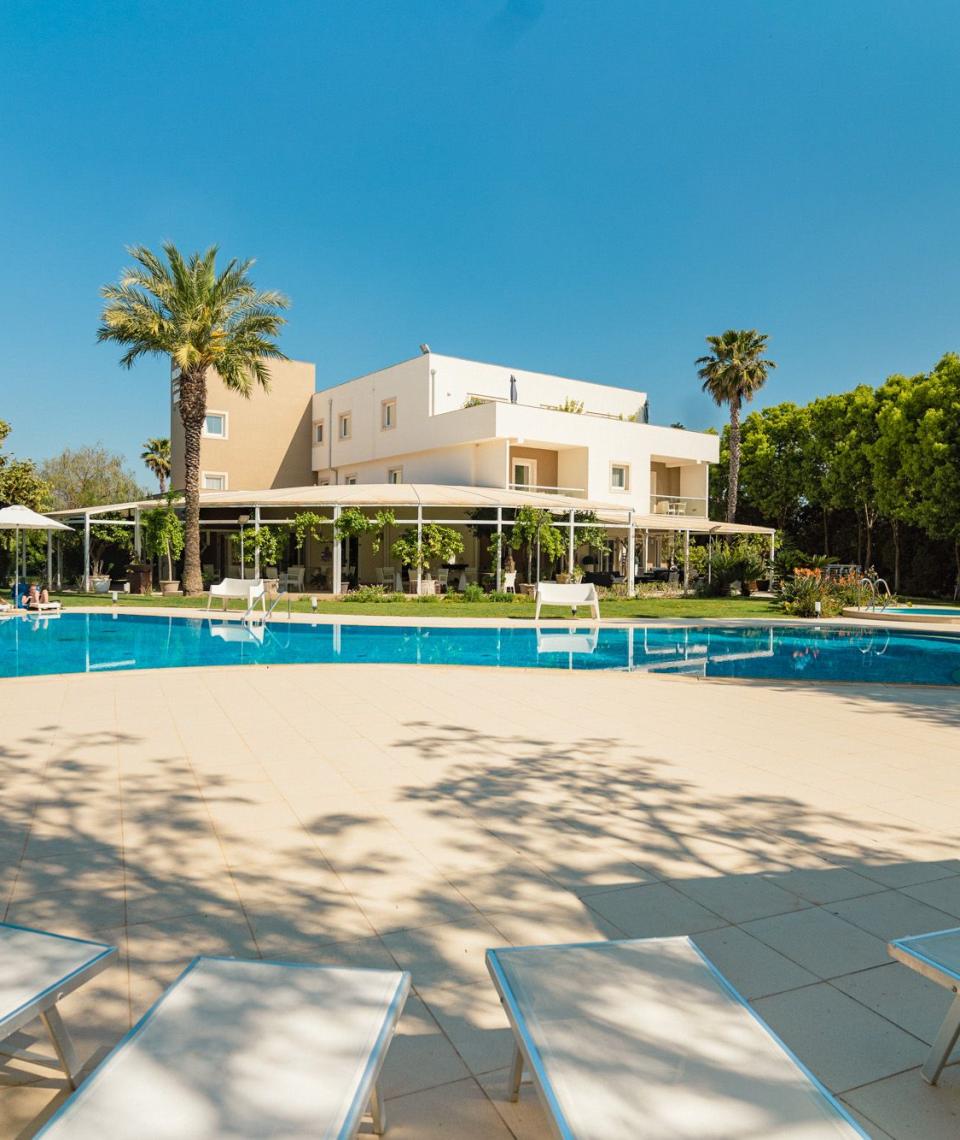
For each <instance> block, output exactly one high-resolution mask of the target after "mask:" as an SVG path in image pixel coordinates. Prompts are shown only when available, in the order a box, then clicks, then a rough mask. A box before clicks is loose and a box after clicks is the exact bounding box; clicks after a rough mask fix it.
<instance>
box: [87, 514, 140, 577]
mask: <svg viewBox="0 0 960 1140" xmlns="http://www.w3.org/2000/svg"><path fill="white" fill-rule="evenodd" d="M132 550H133V527H130V526H123V525H121V524H120V523H119V522H112V521H111V520H110V519H104V520H103V521H102V522H98V523H94V524H93V525H92V526H91V527H90V576H91V577H93V578H99V577H101V576H102V574H103V573H104V569H105V567H106V564H107V556H108V555H109V554H110V553H111V551H114V552H119V553H120V554H124V555H126V554H129V553H130V552H131V551H132Z"/></svg>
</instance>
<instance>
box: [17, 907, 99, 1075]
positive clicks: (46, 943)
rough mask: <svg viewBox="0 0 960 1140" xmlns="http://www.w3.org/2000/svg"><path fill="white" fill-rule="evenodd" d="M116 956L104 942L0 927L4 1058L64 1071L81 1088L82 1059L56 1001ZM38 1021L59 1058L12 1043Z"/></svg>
mask: <svg viewBox="0 0 960 1140" xmlns="http://www.w3.org/2000/svg"><path fill="white" fill-rule="evenodd" d="M116 954H117V948H116V947H115V946H106V945H104V944H103V943H102V942H87V941H84V940H83V939H80V938H66V937H64V936H62V935H59V934H47V933H46V932H45V931H41V930H30V929H28V928H27V927H25V926H13V925H12V924H10V923H6V922H3V923H0V1056H5V1057H12V1058H15V1059H19V1060H23V1061H28V1062H30V1063H31V1064H34V1065H40V1066H42V1067H50V1068H59V1069H62V1070H63V1071H64V1073H65V1074H66V1077H67V1082H68V1083H69V1084H70V1086H71V1088H73V1087H76V1075H77V1071H78V1069H79V1065H78V1063H77V1056H76V1053H75V1052H74V1048H73V1042H72V1041H71V1040H70V1035H69V1033H68V1032H67V1028H66V1026H65V1025H64V1023H63V1018H62V1017H61V1016H60V1011H59V1010H58V1009H57V1002H58V1001H60V999H61V998H63V997H66V996H67V994H71V993H73V991H74V990H76V989H78V988H79V987H80V986H82V985H83V984H84V982H88V981H89V980H90V979H91V978H93V977H95V976H96V975H97V974H99V973H100V972H101V971H102V970H105V969H106V968H107V966H109V965H110V963H111V962H112V961H113V959H114V958H115V957H116ZM36 1018H40V1020H41V1021H42V1022H43V1024H44V1025H45V1026H46V1029H47V1032H48V1033H49V1034H50V1039H51V1041H52V1042H53V1048H54V1050H55V1052H56V1057H55V1058H54V1057H48V1056H46V1055H45V1054H42V1053H37V1052H35V1051H34V1050H32V1049H20V1048H14V1047H13V1046H12V1045H11V1043H10V1041H9V1038H10V1037H12V1035H13V1034H14V1033H17V1032H19V1031H20V1030H21V1029H23V1028H24V1027H25V1026H26V1025H29V1024H30V1022H31V1021H34V1020H35V1019H36Z"/></svg>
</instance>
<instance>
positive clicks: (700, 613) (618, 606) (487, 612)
mask: <svg viewBox="0 0 960 1140" xmlns="http://www.w3.org/2000/svg"><path fill="white" fill-rule="evenodd" d="M52 597H54V598H57V599H59V601H61V602H62V603H63V605H64V606H65V607H70V606H111V605H112V604H113V603H112V602H111V600H110V596H109V595H106V596H104V595H103V594H54V595H52ZM206 604H207V603H206V598H205V597H201V598H183V597H179V596H176V595H174V596H172V597H160V596H158V595H156V596H151V597H140V596H138V595H133V594H120V595H119V600H118V603H117V606H118V608H123V607H124V606H176V607H178V608H192V609H197V608H199V609H204V608H205V607H206ZM221 604H222V603H219V602H217V603H215V605H214V607H213V612H217V611H219V609H220V607H221ZM230 608H231V609H233V610H242V609H243V608H244V606H243V604H242V603H241V602H240V601H239V600H235V601H233V602H231V603H230ZM291 609H292V610H293V611H294V612H295V613H310V599H309V597H306V598H300V599H299V600H298V601H295V602H292V603H291ZM533 611H534V605H533V601H532V600H528V599H526V598H524V599H523V600H522V601H516V602H464V601H459V600H457V595H445V596H443V597H442V598H441V599H440V600H438V601H417V600H416V599H413V598H411V599H410V601H406V602H350V601H343V602H334V601H322V600H321V601H320V602H319V603H318V605H317V612H318V613H321V614H342V615H343V616H344V617H352V616H353V615H355V614H366V615H368V616H371V617H376V616H377V615H378V614H380V615H384V616H386V615H390V616H400V617H409V618H411V619H417V618H420V617H466V618H470V617H494V618H503V619H505V620H506V619H509V618H532V617H533ZM275 612H276V614H277V616H282V615H283V614H285V613H286V612H287V603H286V602H285V601H281V602H280V604H279V605H278V606H277V609H276V611H275ZM584 612H585V611H581V614H582V613H584ZM600 612H601V614H602V615H603V617H608V618H707V617H710V618H754V617H765V618H770V617H776V616H778V615H780V616H782V614H781V611H780V609H779V607H778V606H777V605H776V604H775V603H773V602H771V601H769V600H768V599H766V598H634V599H632V600H631V599H627V598H622V599H620V598H618V599H611V600H609V601H603V602H601V603H600ZM543 616H545V617H569V611H568V610H567V611H564V610H563V609H562V608H561V607H558V606H551V607H546V608H545V609H544V611H543Z"/></svg>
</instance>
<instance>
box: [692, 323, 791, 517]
mask: <svg viewBox="0 0 960 1140" xmlns="http://www.w3.org/2000/svg"><path fill="white" fill-rule="evenodd" d="M707 344H708V345H709V346H710V348H711V350H712V351H711V353H710V354H709V355H708V356H701V357H699V359H698V360H697V362H696V363H697V365H698V375H699V376H700V379H701V380H702V381H703V390H704V392H709V393H710V395H711V396H712V397H713V399H714V401H715V402H716V403H717V404H718V405H723V404H729V405H730V481H729V483H728V484H727V522H733V521H734V520H735V519H736V517H737V489H738V485H739V480H740V408H741V406H742V404H743V401H744V400H752V399H753V397H754V395H755V394H756V393H757V392H759V391H760V389H761V388H762V387H763V385H764V384H765V383H766V379H767V373H768V372H769V370H770V369H771V368H776V367H777V366H776V364H775V363H774V362H773V361H772V360H767V359H765V358H764V356H763V353H764V352H765V351H766V348H767V334H766V333H759V332H757V330H756V329H727V331H726V332H725V333H724V334H723V335H722V336H708V337H707Z"/></svg>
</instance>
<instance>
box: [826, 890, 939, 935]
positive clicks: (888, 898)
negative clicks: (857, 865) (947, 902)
mask: <svg viewBox="0 0 960 1140" xmlns="http://www.w3.org/2000/svg"><path fill="white" fill-rule="evenodd" d="M828 909H829V910H830V912H831V913H832V914H836V915H839V916H840V918H843V919H845V920H846V921H847V922H851V923H853V924H854V925H855V926H859V927H860V928H861V929H863V930H869V931H870V933H871V934H875V935H876V936H877V937H878V938H883V939H884V940H885V941H889V940H890V939H891V938H905V937H906V936H907V935H909V934H926V933H927V932H928V931H931V930H947V929H949V928H950V927H952V926H954V925H955V923H954V921H953V916H952V915H949V914H947V913H946V912H945V911H942V910H936V909H935V908H934V907H931V906H927V904H926V903H923V902H920V901H919V900H918V899H914V898H911V897H910V896H909V895H905V894H903V893H902V892H901V891H884V892H883V894H878V895H868V896H867V897H866V898H861V899H844V900H843V901H842V902H835V903H830V904H829V907H828Z"/></svg>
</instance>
